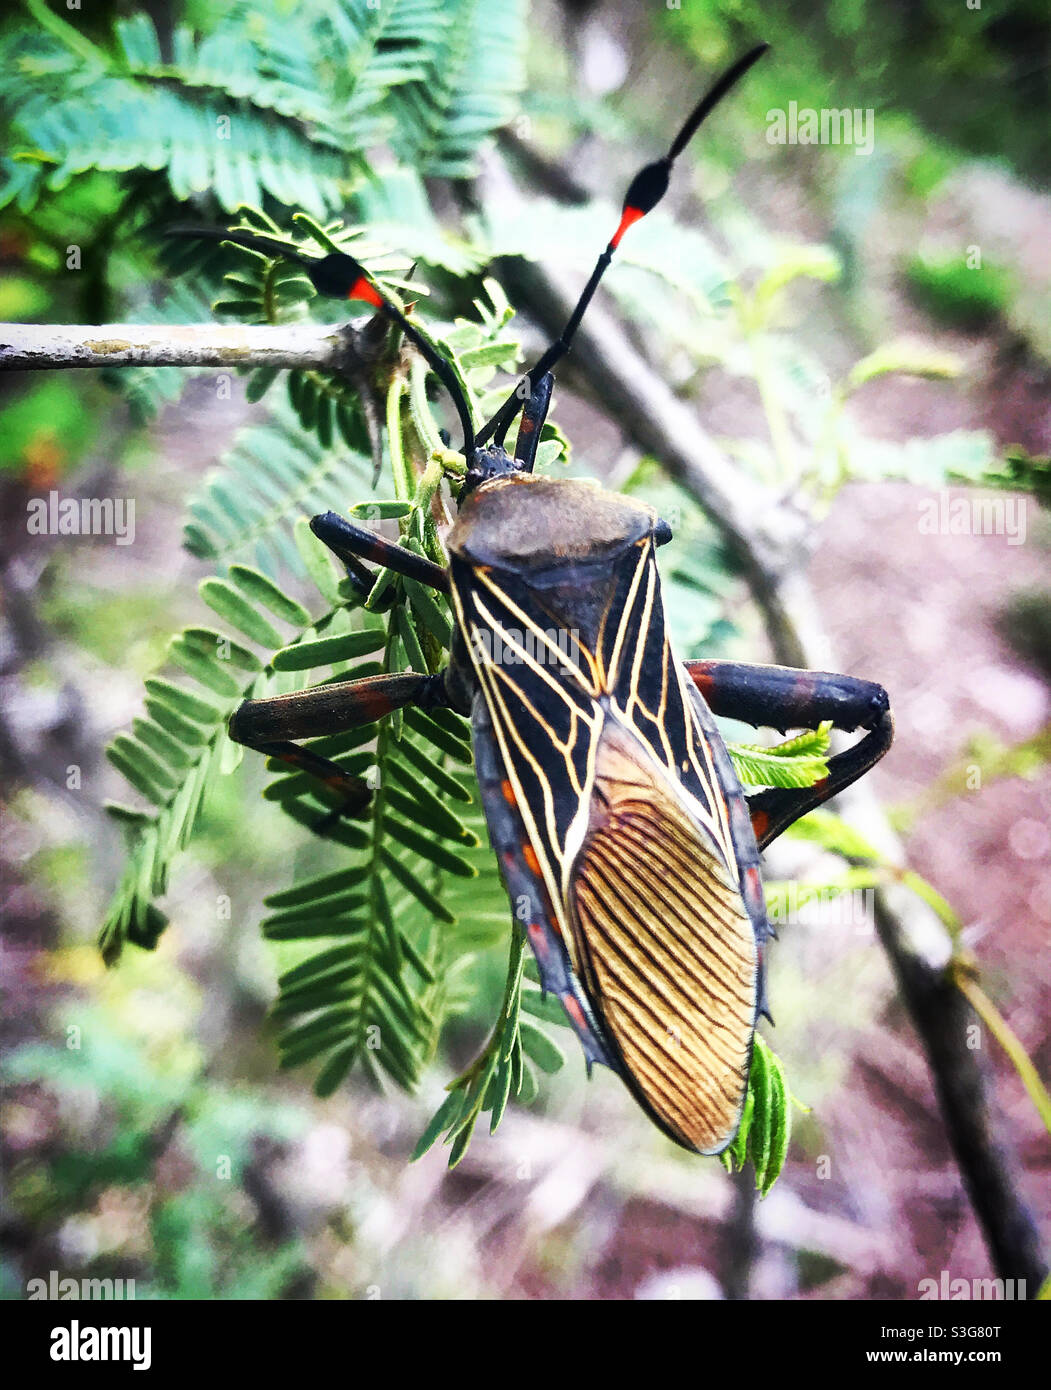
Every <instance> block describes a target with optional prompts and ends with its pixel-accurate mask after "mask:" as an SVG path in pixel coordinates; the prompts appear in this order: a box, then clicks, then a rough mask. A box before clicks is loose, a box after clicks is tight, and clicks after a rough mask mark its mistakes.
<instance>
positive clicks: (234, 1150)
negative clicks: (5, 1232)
mask: <svg viewBox="0 0 1051 1390" xmlns="http://www.w3.org/2000/svg"><path fill="white" fill-rule="evenodd" d="M59 1023H60V1025H61V1031H62V1032H65V1031H66V1030H67V1028H69V1027H72V1028H73V1029H75V1032H76V1035H77V1037H78V1040H79V1045H78V1046H77V1047H76V1048H67V1047H57V1046H44V1045H41V1044H35V1043H34V1044H26V1045H23V1046H20V1047H17V1048H13V1049H11V1050H9V1051H8V1053H7V1055H6V1057H5V1059H4V1063H3V1070H2V1077H3V1083H4V1088H5V1093H6V1094H8V1095H12V1094H16V1093H18V1092H19V1091H20V1089H21V1088H23V1087H32V1088H34V1089H40V1088H42V1089H43V1090H44V1091H45V1093H46V1094H47V1095H48V1097H49V1102H50V1112H49V1113H50V1115H51V1123H52V1125H54V1126H55V1131H56V1132H55V1133H53V1134H52V1135H51V1137H50V1142H48V1143H47V1144H46V1145H41V1148H40V1150H39V1151H38V1153H37V1154H35V1155H34V1161H33V1162H32V1163H28V1162H26V1160H25V1158H24V1157H22V1158H15V1159H14V1160H13V1161H12V1163H11V1164H10V1166H9V1171H8V1173H7V1175H6V1176H7V1199H8V1201H9V1202H10V1204H11V1207H12V1209H13V1210H15V1211H17V1212H18V1213H19V1214H20V1217H21V1218H22V1219H23V1220H32V1221H35V1222H36V1223H39V1224H40V1225H41V1226H43V1227H44V1228H45V1229H57V1228H58V1227H59V1226H61V1225H62V1224H63V1223H64V1222H66V1221H67V1220H69V1219H70V1218H71V1217H74V1218H75V1217H81V1218H83V1216H84V1214H85V1213H88V1212H91V1210H92V1208H94V1207H96V1204H97V1203H98V1202H99V1200H100V1198H101V1197H103V1195H104V1194H105V1193H107V1192H112V1190H113V1189H115V1188H123V1189H126V1190H127V1191H128V1192H129V1193H130V1194H132V1196H131V1201H132V1203H133V1204H135V1205H138V1204H140V1203H141V1205H142V1217H141V1220H142V1222H143V1225H144V1227H145V1228H146V1231H148V1237H147V1240H146V1242H145V1243H146V1244H147V1245H148V1247H149V1248H151V1249H152V1250H153V1251H156V1252H157V1256H156V1258H155V1260H154V1261H153V1262H152V1263H150V1262H146V1263H145V1265H144V1263H143V1261H142V1259H141V1257H139V1258H136V1259H135V1262H134V1264H133V1265H132V1267H131V1272H132V1274H133V1276H134V1278H135V1280H136V1284H137V1289H136V1292H137V1295H138V1297H139V1298H140V1299H143V1298H185V1299H216V1298H231V1299H244V1298H281V1297H285V1296H287V1294H288V1290H289V1288H290V1287H292V1286H293V1285H294V1283H295V1282H296V1280H297V1279H300V1278H302V1277H304V1275H306V1274H307V1271H308V1265H307V1258H306V1252H305V1250H304V1249H303V1247H302V1246H301V1244H300V1242H299V1241H297V1240H294V1239H288V1238H285V1237H278V1238H277V1239H274V1238H272V1237H268V1236H267V1235H266V1234H265V1233H262V1234H261V1233H260V1231H259V1230H258V1229H253V1227H254V1225H255V1223H253V1222H252V1220H251V1218H249V1219H248V1220H246V1213H245V1210H244V1208H243V1206H242V1205H240V1203H239V1202H238V1200H237V1198H238V1196H239V1194H240V1193H241V1192H242V1191H243V1186H244V1179H245V1174H246V1171H247V1170H248V1169H249V1168H250V1167H251V1166H252V1162H253V1154H254V1148H255V1146H256V1145H257V1144H259V1143H260V1142H263V1141H265V1142H269V1143H273V1144H278V1145H280V1144H282V1143H284V1142H287V1141H289V1140H291V1139H293V1138H294V1137H296V1136H297V1135H298V1134H299V1133H301V1132H302V1131H303V1130H304V1129H305V1128H306V1125H307V1122H308V1119H309V1117H308V1116H307V1115H306V1114H305V1113H304V1112H302V1111H301V1110H299V1109H297V1108H295V1107H292V1106H289V1105H285V1104H278V1105H275V1103H274V1099H273V1097H272V1096H269V1097H265V1096H263V1095H261V1094H259V1093H257V1092H255V1091H253V1090H251V1089H249V1088H246V1087H244V1086H243V1085H242V1086H239V1087H237V1088H236V1089H230V1088H228V1087H226V1086H224V1085H222V1084H221V1083H220V1082H218V1081H217V1080H216V1078H214V1077H208V1076H207V1075H206V1074H205V1073H202V1072H201V1071H200V1069H199V1067H198V1066H197V1065H196V1058H194V1057H193V1056H192V1055H189V1054H190V1052H192V1044H189V1045H187V1044H186V1043H185V1042H181V1043H180V1042H177V1041H176V1040H175V1039H170V1040H169V1041H168V1044H167V1045H166V1046H165V1047H162V1048H157V1047H156V1035H155V1034H154V1036H153V1037H152V1038H151V1039H150V1040H149V1042H153V1043H154V1047H153V1048H152V1049H151V1047H150V1046H149V1043H148V1042H147V1040H146V1039H144V1038H142V1037H139V1036H130V1037H129V1036H125V1035H124V1034H123V1033H119V1032H117V1031H116V1030H115V1028H114V1025H113V1023H112V1019H111V1018H110V1016H109V1015H108V1014H107V1013H106V1012H105V1011H104V1010H101V1009H98V1008H90V1007H86V1006H85V1004H84V1003H83V1001H82V1000H78V1002H77V1004H76V1006H75V1008H71V1009H67V1010H66V1011H65V1018H64V1019H60V1020H59ZM188 1048H189V1051H188ZM85 1107H86V1108H85ZM60 1138H61V1142H58V1141H59V1139H60ZM169 1149H170V1150H171V1151H173V1152H175V1153H177V1154H178V1156H179V1170H180V1173H181V1176H180V1178H179V1180H178V1181H175V1182H173V1181H172V1179H171V1173H170V1172H169V1176H168V1179H167V1181H164V1180H163V1179H161V1180H158V1176H157V1170H158V1166H159V1165H160V1163H161V1161H162V1157H163V1155H164V1154H165V1153H166V1151H169ZM220 1157H221V1158H222V1159H223V1161H224V1163H226V1164H228V1165H229V1171H228V1173H227V1174H226V1176H225V1177H223V1176H221V1175H220V1174H219V1172H218V1171H217V1160H218V1159H219V1158H220ZM147 1198H148V1200H147ZM260 1225H264V1223H262V1222H261V1223H260ZM264 1232H265V1225H264ZM260 1239H262V1240H263V1242H264V1243H265V1244H266V1246H267V1247H268V1248H267V1251H266V1258H265V1259H263V1260H261V1259H260V1246H259V1241H260ZM91 1258H92V1257H91V1256H90V1255H85V1261H86V1263H85V1265H84V1269H85V1270H86V1271H87V1273H88V1275H89V1276H95V1275H102V1276H106V1277H112V1276H113V1275H114V1274H117V1275H118V1276H120V1277H123V1276H124V1273H125V1271H124V1270H123V1269H122V1268H121V1267H120V1266H119V1265H118V1266H116V1267H114V1266H113V1264H112V1263H110V1261H111V1260H112V1259H113V1257H112V1256H111V1255H110V1254H108V1253H107V1252H106V1251H105V1250H102V1251H100V1252H98V1254H97V1255H95V1257H94V1264H93V1265H92V1263H90V1261H91Z"/></svg>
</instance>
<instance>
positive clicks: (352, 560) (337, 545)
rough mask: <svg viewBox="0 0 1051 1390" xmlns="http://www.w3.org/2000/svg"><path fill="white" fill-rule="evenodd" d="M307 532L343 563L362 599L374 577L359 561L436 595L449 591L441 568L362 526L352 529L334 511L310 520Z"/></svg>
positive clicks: (446, 578) (445, 572)
mask: <svg viewBox="0 0 1051 1390" xmlns="http://www.w3.org/2000/svg"><path fill="white" fill-rule="evenodd" d="M310 529H311V531H313V533H314V535H315V536H317V538H318V540H319V541H323V542H324V544H325V545H327V546H328V548H329V550H331V551H332V553H333V554H334V555H336V556H338V557H339V559H340V560H342V561H343V563H344V564H345V565H346V566H347V573H348V575H349V577H350V580H351V582H352V583H353V584H354V586H355V588H357V589H358V590H359V591H363V594H364V596H366V597H367V595H368V593H369V591H370V590H371V588H372V584H373V582H374V580H375V576H374V575H373V574H372V573H371V571H370V570H367V569H366V568H365V566H364V565H362V564H361V563H360V561H361V560H373V561H374V562H375V563H376V564H377V565H385V566H386V567H387V568H388V569H392V570H394V572H395V573H396V574H403V575H405V576H406V578H408V579H415V580H416V581H417V583H419V584H426V586H427V587H428V588H429V589H437V590H438V591H439V593H443V594H447V593H448V592H449V575H448V572H447V571H446V570H444V569H442V567H441V565H436V564H435V563H434V561H433V560H428V559H426V558H425V557H424V556H423V555H417V554H416V552H415V551H414V550H408V549H406V547H405V546H403V545H397V544H395V542H394V541H388V540H385V539H384V537H383V536H378V535H377V534H376V532H375V531H370V530H368V529H367V528H366V527H364V526H354V525H353V524H352V523H351V522H349V521H347V520H346V519H345V518H344V517H341V516H339V515H338V514H337V513H336V512H323V513H322V514H321V515H320V516H315V517H313V518H312V519H311V522H310Z"/></svg>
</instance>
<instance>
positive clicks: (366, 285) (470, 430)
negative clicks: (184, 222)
mask: <svg viewBox="0 0 1051 1390" xmlns="http://www.w3.org/2000/svg"><path fill="white" fill-rule="evenodd" d="M165 235H166V236H175V237H193V238H197V239H200V240H206V241H230V242H233V244H234V245H235V246H243V247H245V248H247V249H248V250H249V251H264V252H266V254H267V255H270V256H280V257H282V258H283V259H284V260H287V261H294V262H295V263H296V264H297V265H301V266H302V267H303V269H304V270H305V271H306V273H307V275H308V276H309V277H310V281H311V284H312V285H313V286H314V288H315V289H316V290H317V292H318V294H320V295H324V296H325V297H326V298H328V299H357V300H362V301H363V302H364V303H365V304H371V305H372V306H373V308H375V309H377V310H378V311H379V312H380V313H381V314H383V315H384V317H386V318H387V319H389V320H390V321H391V322H392V323H396V324H397V325H398V327H399V328H400V329H401V331H402V332H403V333H404V334H405V336H406V338H408V340H409V342H410V343H412V345H413V346H414V347H415V348H416V350H417V351H418V352H419V353H420V355H421V356H422V357H423V359H424V361H425V362H426V363H427V365H428V366H429V367H430V368H431V370H432V371H433V372H434V374H435V376H436V377H437V378H438V379H439V381H440V382H441V383H442V385H443V386H444V387H445V389H446V391H448V393H449V395H450V397H451V398H452V403H453V405H454V406H455V407H456V414H457V415H458V417H459V420H460V428H461V429H462V430H463V450H462V452H463V455H464V457H465V458H467V459H469V458H470V457H471V455H472V454H473V453H474V450H475V435H474V421H473V420H472V418H471V407H470V405H469V404H468V401H467V397H466V396H465V395H464V390H463V387H462V385H461V384H460V379H459V377H458V376H457V375H456V372H455V371H454V370H453V368H452V365H451V363H450V362H448V361H447V359H446V358H444V357H443V356H442V355H441V353H440V352H439V351H438V350H437V348H435V347H434V345H433V344H432V343H429V342H428V341H427V339H426V338H424V337H423V335H422V334H421V333H420V332H419V330H418V329H417V328H415V327H414V326H413V324H412V323H411V322H410V321H409V319H407V318H406V317H405V315H404V314H403V313H402V311H401V310H400V309H399V308H398V307H397V305H395V304H393V303H392V302H391V301H390V300H389V299H388V298H387V296H386V295H385V294H384V293H383V291H382V290H381V289H380V288H379V286H378V285H377V284H376V283H375V281H374V280H373V279H372V278H371V276H370V275H369V274H368V273H367V271H366V270H365V268H364V267H363V266H362V265H361V264H360V263H359V262H358V261H356V260H355V259H354V257H353V256H348V255H347V254H346V253H345V252H343V251H333V252H332V253H331V254H330V255H328V256H321V257H317V256H308V255H305V254H304V253H303V252H302V251H300V250H299V249H298V248H297V247H295V246H290V245H289V244H288V243H287V242H284V241H278V240H277V238H276V237H269V236H259V235H257V234H256V233H255V232H229V231H225V230H224V229H223V228H222V227H183V226H178V227H170V228H168V230H167V232H166V233H165Z"/></svg>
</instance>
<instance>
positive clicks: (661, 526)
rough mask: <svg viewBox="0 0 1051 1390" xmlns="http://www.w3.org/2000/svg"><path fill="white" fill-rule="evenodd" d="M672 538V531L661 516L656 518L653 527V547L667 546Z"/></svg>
mask: <svg viewBox="0 0 1051 1390" xmlns="http://www.w3.org/2000/svg"><path fill="white" fill-rule="evenodd" d="M671 537H672V529H671V527H670V526H669V525H668V523H667V522H666V521H665V520H664V518H663V517H662V516H659V517H658V518H657V521H656V523H655V525H654V527H653V541H654V544H655V545H667V544H668V542H669V541H670V540H671Z"/></svg>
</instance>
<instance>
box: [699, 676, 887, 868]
mask: <svg viewBox="0 0 1051 1390" xmlns="http://www.w3.org/2000/svg"><path fill="white" fill-rule="evenodd" d="M686 670H687V673H688V674H689V676H690V678H691V679H692V681H693V683H694V684H695V685H696V687H697V689H698V691H699V692H700V693H701V695H702V696H703V697H704V699H705V701H706V703H707V704H708V706H709V708H710V709H711V710H712V712H713V713H715V714H721V715H725V716H726V717H727V718H731V719H741V720H743V721H744V722H745V723H746V724H752V725H755V726H756V727H759V726H764V727H768V728H772V729H778V730H780V731H781V732H782V733H784V732H785V730H787V729H792V728H808V729H812V728H815V727H816V726H817V725H818V724H820V723H821V722H822V720H825V719H830V720H831V721H832V724H833V725H834V727H835V728H837V729H843V730H845V731H846V732H847V733H851V732H853V731H854V730H855V729H865V730H867V732H866V734H865V737H864V738H863V739H861V740H860V741H859V742H858V743H856V744H855V745H854V746H853V748H848V749H847V750H846V752H844V753H836V754H835V755H834V756H833V757H831V758H829V760H828V775H827V776H825V777H823V778H822V779H821V780H820V782H815V783H814V785H813V786H812V787H796V788H791V789H789V788H782V787H773V788H770V789H769V790H767V791H761V792H756V793H755V795H753V796H750V797H748V810H749V813H750V815H751V817H752V829H753V830H754V832H755V838H756V843H757V844H758V845H759V848H760V849H765V848H766V846H767V845H768V844H770V842H771V840H775V839H776V838H777V836H778V835H780V834H781V832H782V831H783V830H786V829H787V828H788V827H789V826H790V825H791V824H792V822H793V821H797V820H798V819H799V818H800V816H805V815H806V814H807V812H808V811H812V810H814V808H815V807H817V806H820V805H821V804H822V803H823V802H825V801H828V800H829V798H830V797H833V796H835V795H836V793H837V792H840V791H842V790H843V788H844V787H849V786H850V784H851V782H856V781H857V779H858V778H859V777H860V776H862V774H863V773H865V772H868V770H869V768H871V767H873V766H874V765H875V764H876V763H878V762H879V760H880V758H882V757H883V755H884V753H886V751H887V749H888V748H889V747H890V745H891V740H892V739H893V737H894V721H893V719H892V718H891V713H890V701H889V699H888V698H887V692H886V691H885V690H884V689H883V687H882V686H881V685H876V684H874V683H873V682H872V681H863V680H858V679H857V678H856V677H854V676H839V675H835V674H833V673H832V672H830V671H797V670H793V669H792V668H791V667H788V666H750V665H744V664H742V663H740V662H736V661H687V662H686Z"/></svg>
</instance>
